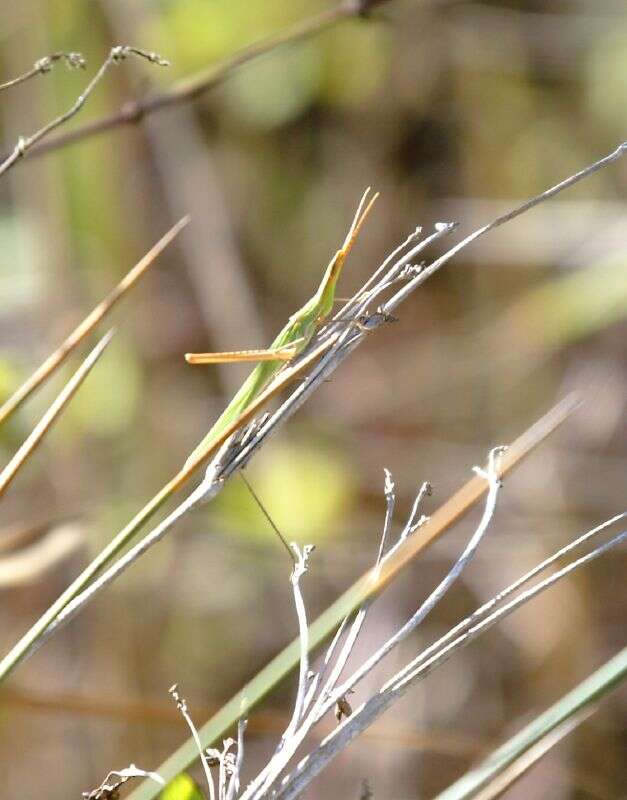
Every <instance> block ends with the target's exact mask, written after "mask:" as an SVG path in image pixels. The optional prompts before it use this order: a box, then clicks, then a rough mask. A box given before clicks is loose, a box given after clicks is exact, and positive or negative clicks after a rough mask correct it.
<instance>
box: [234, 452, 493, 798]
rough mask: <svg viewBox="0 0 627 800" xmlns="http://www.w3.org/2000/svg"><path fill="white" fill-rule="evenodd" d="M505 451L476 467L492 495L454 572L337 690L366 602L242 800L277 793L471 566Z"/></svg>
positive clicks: (388, 486) (489, 515) (389, 488)
mask: <svg viewBox="0 0 627 800" xmlns="http://www.w3.org/2000/svg"><path fill="white" fill-rule="evenodd" d="M502 451H503V448H502V447H496V448H494V449H493V450H492V451H491V452H490V454H489V457H488V467H487V469H486V470H482V469H479V468H478V467H475V471H477V472H478V473H479V474H480V475H482V476H483V477H485V479H486V481H487V482H488V484H489V491H488V495H487V499H486V505H485V510H484V513H483V515H482V518H481V520H480V522H479V525H478V526H477V530H476V531H475V533H474V535H473V536H472V538H471V540H470V542H469V543H468V545H467V546H466V548H465V549H464V551H463V553H462V555H461V556H460V557H459V559H458V560H457V561H456V562H455V564H454V565H453V567H452V569H451V570H449V572H448V574H447V575H446V577H445V578H444V579H443V580H442V581H441V582H440V584H439V585H438V586H437V587H436V589H435V590H434V591H433V592H432V593H431V594H430V595H429V597H428V598H427V600H425V602H424V603H422V605H421V606H420V608H419V609H418V611H417V612H416V613H415V614H414V615H413V616H412V617H411V619H410V620H409V621H408V622H407V623H406V624H405V625H404V626H403V627H402V628H401V629H400V630H399V631H398V632H397V633H396V634H395V635H393V636H392V637H390V639H388V641H387V642H385V644H384V645H383V646H382V647H381V648H379V650H377V652H376V653H375V654H374V655H373V656H371V658H369V659H368V660H367V661H366V662H365V664H364V665H363V667H360V668H358V669H357V670H356V671H355V672H354V673H353V674H352V675H351V676H350V678H348V679H347V680H346V681H345V682H344V683H343V684H342V685H341V686H336V684H337V681H338V680H339V678H340V675H341V673H342V671H343V669H344V667H345V665H346V662H347V660H348V658H349V656H350V653H351V652H352V649H353V646H354V644H355V641H356V639H357V636H358V634H359V632H360V630H361V627H362V625H363V622H364V619H365V615H366V613H367V611H368V609H369V607H370V605H371V603H372V600H367V601H366V602H365V603H363V604H362V606H361V608H360V609H359V611H358V613H357V615H356V617H355V621H354V623H353V625H352V626H351V630H350V631H349V634H348V636H347V639H346V642H345V643H344V646H343V647H342V649H341V651H340V654H339V656H338V658H337V660H336V663H335V664H334V666H333V668H332V670H331V673H330V675H329V678H328V679H327V681H326V683H325V684H324V687H323V688H322V689H321V691H320V693H319V695H318V697H317V699H316V700H315V701H314V702H313V703H312V704H311V708H310V709H309V710H308V712H307V714H306V716H305V717H304V719H303V720H302V722H301V724H300V727H298V728H297V729H296V730H294V731H293V732H292V734H291V736H290V737H289V739H284V740H283V741H282V743H281V747H280V748H279V749H278V750H277V752H276V753H275V755H274V756H273V758H272V759H271V760H270V762H269V763H268V764H267V765H266V767H265V768H264V769H263V770H262V771H261V773H260V774H259V775H258V776H257V778H256V779H255V780H254V781H253V783H252V784H250V786H249V787H248V788H247V790H246V791H245V792H244V794H243V795H242V798H241V800H253V798H254V800H257V799H258V798H261V797H265V796H267V795H269V794H270V793H271V792H272V790H273V789H276V787H277V785H278V782H279V780H280V776H281V774H282V773H283V771H284V770H285V768H286V766H287V764H288V763H289V761H290V760H291V759H292V758H293V757H294V755H295V754H296V752H297V750H298V748H299V747H300V746H301V745H302V743H303V741H304V739H305V737H306V736H307V734H308V733H309V732H310V730H311V729H312V727H313V726H314V725H315V724H316V723H317V722H318V721H319V720H320V719H321V718H322V717H323V716H324V715H325V714H326V713H327V712H328V711H329V710H331V708H333V707H334V706H335V704H336V703H337V702H338V701H339V700H340V699H342V698H344V697H345V695H346V694H347V693H349V692H350V691H352V689H353V687H354V685H355V684H356V683H357V682H358V681H359V680H361V679H362V678H363V677H364V675H365V674H367V673H368V672H369V671H371V670H372V669H373V668H374V667H375V666H376V665H377V664H378V663H379V662H380V661H381V660H382V659H383V658H384V657H385V656H386V655H387V654H388V653H389V652H390V651H391V650H392V649H393V648H394V647H396V646H397V645H398V644H399V643H400V642H401V641H403V639H405V638H406V637H407V636H408V635H409V633H411V631H413V630H414V629H415V627H416V626H417V625H418V624H419V623H420V622H421V621H422V620H423V619H424V617H425V616H426V615H427V614H428V613H429V611H431V609H432V608H433V607H434V606H435V605H436V604H437V603H438V602H439V600H441V598H442V597H443V596H444V594H445V593H446V591H448V589H449V588H450V587H451V586H452V584H453V583H454V582H455V580H457V578H458V577H459V575H460V574H461V572H462V570H463V569H464V568H465V567H466V566H467V565H468V564H469V563H470V561H471V559H472V557H473V555H474V553H475V551H476V549H477V547H478V545H479V543H480V541H481V539H482V538H483V535H484V533H485V532H486V530H487V527H488V525H489V522H490V520H491V519H492V516H493V514H494V509H495V506H496V499H497V495H498V490H499V487H500V481H499V477H498V471H497V469H498V468H497V459H498V456H499V455H500V453H501V452H502ZM419 494H420V493H419ZM392 497H393V485H392V484H391V480H388V477H387V475H386V500H387V504H388V506H387V507H388V508H389V507H390V504H391V503H392V500H391V498H392ZM413 513H414V511H413V509H412V515H413ZM388 520H389V515H388V514H386V522H385V523H384V531H383V534H382V540H383V539H384V536H385V534H386V529H387V526H388V525H389V521H388ZM410 520H411V516H410ZM381 552H382V548H381V547H380V548H379V553H381ZM383 560H385V559H382V560H381V561H379V559H377V565H376V566H379V565H380V564H381V563H382V561H383ZM301 672H302V670H301Z"/></svg>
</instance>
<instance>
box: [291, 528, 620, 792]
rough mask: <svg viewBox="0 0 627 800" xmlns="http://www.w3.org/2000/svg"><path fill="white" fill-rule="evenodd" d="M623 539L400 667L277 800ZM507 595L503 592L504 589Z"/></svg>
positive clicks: (329, 738) (294, 776)
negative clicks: (453, 661) (426, 681)
mask: <svg viewBox="0 0 627 800" xmlns="http://www.w3.org/2000/svg"><path fill="white" fill-rule="evenodd" d="M626 539H627V531H626V532H624V533H621V534H619V535H618V536H615V537H614V538H612V539H610V540H609V541H608V542H606V543H604V544H602V545H600V546H599V547H597V548H595V549H594V550H592V551H591V552H590V553H588V554H587V555H585V556H583V557H581V558H579V559H577V560H576V561H573V562H571V563H570V564H568V565H566V566H565V567H563V568H562V569H560V570H559V571H558V572H556V573H555V574H553V575H551V576H549V577H548V578H546V579H545V580H543V581H541V582H540V583H538V584H536V585H535V586H534V587H533V588H532V589H530V590H528V591H527V592H524V593H522V594H521V595H519V596H518V597H517V598H516V599H515V600H513V601H511V602H510V603H508V604H506V605H505V606H502V607H501V608H500V609H498V610H497V611H495V612H494V613H493V614H492V615H490V616H489V617H487V618H486V619H485V620H483V621H482V622H481V623H479V624H478V625H475V626H473V627H471V628H470V629H469V630H468V631H467V632H466V633H464V634H462V635H461V636H459V637H457V638H456V639H454V640H453V641H452V642H449V643H448V644H447V645H446V646H444V647H442V648H440V649H438V650H436V652H435V654H434V655H433V656H432V657H431V658H429V659H426V660H425V658H424V654H420V655H419V656H418V657H417V658H416V659H414V661H412V662H411V663H410V664H409V665H407V666H406V667H404V668H403V669H402V670H401V671H400V672H398V673H397V674H396V675H395V676H394V677H393V678H391V679H390V680H389V681H387V682H386V683H385V684H384V685H383V686H382V687H381V689H380V690H379V691H378V692H377V693H375V694H374V695H373V696H372V697H371V698H370V699H369V700H367V701H366V702H365V703H364V704H363V705H362V706H361V707H360V708H358V709H357V710H356V711H355V712H354V713H353V714H352V715H351V716H350V718H348V719H347V720H346V721H345V722H344V723H343V724H342V725H341V726H340V727H339V728H337V729H336V730H335V731H334V732H333V733H331V734H330V735H329V736H327V737H326V739H325V740H324V741H323V742H322V743H321V745H320V746H319V747H318V748H317V749H316V750H315V751H313V752H312V753H311V754H310V755H308V756H306V757H305V758H303V759H302V760H301V761H300V762H299V764H298V765H297V768H296V770H295V771H294V773H293V774H292V775H291V776H288V777H287V778H286V779H285V780H284V781H283V784H282V786H281V788H280V790H279V791H278V793H277V795H276V797H277V799H278V800H294V798H296V797H298V796H299V795H300V794H301V793H302V791H303V790H304V788H305V787H306V786H307V785H308V784H309V783H310V782H311V780H312V779H313V778H314V777H315V776H316V775H318V774H319V773H320V772H321V771H322V770H323V769H324V767H325V766H326V765H327V764H328V763H329V762H330V761H331V760H332V759H333V758H335V756H336V755H337V754H338V753H339V752H341V751H342V750H343V749H344V748H345V747H346V746H347V745H348V744H349V743H350V742H351V741H353V739H355V738H356V737H357V736H358V735H359V734H360V733H361V732H362V731H363V730H365V729H366V728H367V727H368V726H369V725H371V724H372V722H373V721H374V720H375V719H377V718H378V717H379V716H380V715H381V714H382V713H383V712H384V711H385V710H386V709H388V708H389V707H390V706H391V705H392V704H393V703H394V702H395V701H396V700H398V699H400V697H402V696H403V695H404V694H405V693H406V692H407V691H408V690H409V688H411V687H412V686H414V685H415V684H416V683H417V682H418V681H419V680H421V679H422V678H424V677H426V675H428V674H429V673H430V672H431V671H432V670H433V669H435V668H436V667H437V666H439V665H440V664H441V663H443V662H444V661H446V660H448V658H450V656H451V655H453V653H455V652H457V651H458V650H459V649H460V648H461V647H463V646H465V645H466V644H468V643H469V642H470V641H472V640H473V639H474V638H476V637H477V636H479V635H480V634H481V633H483V632H484V631H486V630H488V629H489V628H491V627H492V626H493V625H495V624H496V623H497V622H500V621H501V620H502V619H503V618H504V617H505V616H507V615H509V614H511V613H512V612H513V611H515V610H516V609H517V608H519V607H520V606H521V605H523V604H524V603H527V602H529V600H531V599H532V598H533V597H535V596H536V595H537V594H539V593H540V592H543V591H546V589H548V588H549V587H550V586H552V585H553V584H555V583H557V581H559V580H561V579H562V578H564V577H566V576H567V575H569V574H570V573H571V572H573V571H574V570H575V569H578V568H580V567H582V566H583V565H584V564H587V563H588V562H590V561H592V560H593V559H595V558H598V557H599V556H600V555H602V554H603V553H605V552H606V551H608V550H609V549H610V548H612V547H615V546H616V545H618V544H619V543H620V542H622V541H625V540H626ZM504 592H507V590H504Z"/></svg>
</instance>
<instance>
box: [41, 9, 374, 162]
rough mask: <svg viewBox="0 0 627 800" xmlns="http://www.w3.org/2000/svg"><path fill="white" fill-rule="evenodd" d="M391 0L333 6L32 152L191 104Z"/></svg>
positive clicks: (63, 134) (51, 140) (54, 148)
mask: <svg viewBox="0 0 627 800" xmlns="http://www.w3.org/2000/svg"><path fill="white" fill-rule="evenodd" d="M384 2H388V0H369V1H368V0H344V1H343V2H339V3H338V5H336V6H335V7H333V8H330V9H327V10H326V11H323V12H321V13H319V14H317V15H315V16H312V17H310V18H308V19H305V20H302V21H300V22H297V23H296V24H295V25H293V26H292V27H290V28H288V29H287V30H285V31H282V32H280V33H278V34H276V35H274V36H269V37H268V38H266V39H263V40H262V41H260V42H255V43H253V44H251V45H248V46H247V47H244V48H242V49H241V50H239V51H237V52H236V53H234V54H233V55H231V56H228V57H227V58H225V59H224V60H223V61H220V62H218V63H217V64H214V65H212V66H210V67H208V68H206V69H203V70H200V71H199V72H197V73H196V74H194V75H192V76H190V77H188V78H183V79H182V80H180V81H178V82H177V83H175V84H174V86H173V87H172V88H171V89H170V90H169V91H166V92H162V93H160V94H154V95H151V96H148V97H145V98H142V99H139V100H131V101H127V102H126V103H124V105H122V106H121V107H120V108H119V109H118V111H116V112H115V113H113V114H110V115H108V116H105V117H101V118H100V119H97V120H94V121H93V122H88V123H85V124H84V125H82V126H81V127H79V128H77V129H75V130H73V131H68V132H64V133H62V134H59V135H57V136H55V137H53V138H50V139H47V140H46V141H45V142H40V143H39V144H38V145H37V146H36V147H34V148H32V149H31V151H30V154H31V155H35V154H37V155H40V154H43V153H48V152H51V151H53V150H58V149H59V148H61V147H65V146H66V145H69V144H73V143H74V142H78V141H82V140H83V139H86V138H88V137H91V136H96V135H98V134H101V133H105V132H106V131H109V130H112V129H114V128H118V127H121V126H123V125H135V124H137V123H139V122H140V121H141V120H142V119H144V117H146V116H148V115H150V114H153V113H155V112H157V111H160V110H162V109H165V108H170V107H172V106H177V105H179V104H182V103H189V102H191V101H192V100H195V99H196V98H198V97H201V96H202V95H203V94H205V93H206V92H209V91H211V90H212V89H214V88H215V87H217V86H219V85H220V84H221V83H223V82H224V81H225V80H227V79H228V78H230V77H231V75H233V74H234V73H235V72H237V71H238V70H239V69H240V68H241V67H243V66H245V65H246V64H249V63H250V62H252V61H255V60H256V59H258V58H261V57H262V56H264V55H266V54H267V53H270V52H272V51H273V50H276V49H278V48H280V47H285V46H289V45H293V44H296V43H298V42H300V41H304V40H306V39H309V38H311V37H312V36H316V35H318V34H320V33H322V32H324V31H326V30H328V29H330V28H333V27H334V26H335V25H337V24H339V23H340V22H342V21H343V20H346V19H351V18H353V17H356V16H361V15H364V14H365V13H366V12H370V11H372V10H373V9H374V8H376V7H377V6H379V5H383V3H384Z"/></svg>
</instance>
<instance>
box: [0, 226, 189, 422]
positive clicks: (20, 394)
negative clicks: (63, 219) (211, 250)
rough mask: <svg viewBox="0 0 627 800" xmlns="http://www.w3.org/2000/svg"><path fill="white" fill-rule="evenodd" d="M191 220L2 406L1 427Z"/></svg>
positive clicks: (133, 272) (168, 236)
mask: <svg viewBox="0 0 627 800" xmlns="http://www.w3.org/2000/svg"><path fill="white" fill-rule="evenodd" d="M188 222H189V217H183V219H182V220H180V221H179V222H177V223H176V225H174V227H172V228H170V230H169V231H168V232H167V233H166V234H165V235H164V236H162V237H161V239H159V241H158V242H157V243H156V244H155V245H154V246H153V247H152V248H151V249H150V250H149V251H148V252H147V253H146V255H145V256H144V257H143V258H142V259H140V260H139V261H138V262H137V264H135V266H134V267H133V268H132V269H131V270H130V271H129V272H127V274H126V275H125V276H124V277H123V278H122V280H121V281H120V282H119V283H118V285H117V286H116V287H115V288H114V289H113V290H112V291H111V292H109V294H108V295H107V296H106V297H105V298H104V300H102V301H101V302H100V303H98V305H97V306H96V307H95V308H94V309H93V311H91V312H90V313H89V314H88V315H87V316H86V317H85V319H84V320H83V321H82V322H81V323H80V324H79V325H78V326H77V327H76V328H75V329H74V330H73V331H72V333H71V334H70V335H69V336H68V337H67V339H66V340H65V341H64V342H63V343H62V344H60V345H59V347H57V349H56V350H55V351H54V352H53V353H52V354H51V355H50V356H48V358H47V359H46V360H45V361H44V363H43V364H42V365H41V366H40V367H39V368H38V369H36V370H35V372H33V374H32V375H31V376H30V378H28V379H27V380H26V381H24V383H23V384H22V385H21V386H20V387H19V388H18V389H17V390H16V391H15V392H14V393H13V394H12V395H11V397H9V398H8V400H6V401H5V402H4V403H3V404H2V406H0V424H2V423H3V422H4V421H5V420H7V419H8V418H9V417H10V416H11V414H13V412H14V411H16V410H17V409H18V408H19V407H20V406H21V405H22V403H23V402H24V401H25V400H26V399H27V398H28V397H30V395H31V394H32V393H33V392H34V391H35V390H36V389H38V388H39V386H41V385H42V383H44V382H45V381H46V380H47V379H48V378H49V377H50V376H51V375H52V374H53V372H54V371H55V370H56V369H57V368H58V367H59V366H61V364H63V362H64V361H65V359H66V358H67V357H68V356H69V355H70V353H72V352H73V351H74V350H75V349H76V347H78V345H79V344H80V343H81V342H82V341H83V340H84V339H85V337H86V336H88V335H89V334H90V333H91V332H92V331H93V330H94V328H95V327H96V326H97V325H98V323H99V322H101V321H102V320H103V319H104V317H106V315H107V314H108V313H109V312H110V311H111V310H112V309H113V307H114V306H115V304H116V303H117V302H118V301H119V300H121V298H122V297H124V295H125V294H126V293H127V292H128V290H129V289H131V288H132V287H133V286H134V285H135V284H136V283H137V281H138V280H139V279H140V278H141V277H142V275H143V274H144V273H145V272H146V270H147V269H148V268H149V267H150V266H151V265H152V264H153V263H154V261H155V259H156V258H157V256H158V255H160V253H162V252H163V250H165V248H166V247H167V246H168V245H169V244H170V242H171V241H172V240H173V239H174V237H175V236H176V235H177V234H178V233H179V232H180V231H181V230H182V229H183V228H184V227H185V226H186V225H187V223H188Z"/></svg>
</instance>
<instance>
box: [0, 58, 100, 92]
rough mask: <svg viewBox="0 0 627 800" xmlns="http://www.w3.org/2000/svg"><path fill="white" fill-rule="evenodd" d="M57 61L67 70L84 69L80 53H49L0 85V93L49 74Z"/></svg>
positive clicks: (83, 61) (83, 60)
mask: <svg viewBox="0 0 627 800" xmlns="http://www.w3.org/2000/svg"><path fill="white" fill-rule="evenodd" d="M57 61H65V63H66V65H67V67H68V68H69V69H85V59H84V58H83V56H82V55H81V54H80V53H51V54H50V55H49V56H44V57H43V58H40V59H39V60H38V61H35V63H34V64H33V66H32V67H31V68H30V69H29V70H27V71H26V72H24V73H22V75H18V76H17V78H13V79H12V80H10V81H6V83H0V92H3V91H4V90H5V89H10V88H11V87H12V86H18V85H19V84H20V83H24V82H25V81H28V80H30V79H31V78H34V77H35V76H36V75H45V74H46V73H47V72H51V71H52V68H53V66H54V65H55V63H56V62H57Z"/></svg>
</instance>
